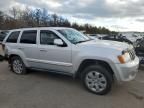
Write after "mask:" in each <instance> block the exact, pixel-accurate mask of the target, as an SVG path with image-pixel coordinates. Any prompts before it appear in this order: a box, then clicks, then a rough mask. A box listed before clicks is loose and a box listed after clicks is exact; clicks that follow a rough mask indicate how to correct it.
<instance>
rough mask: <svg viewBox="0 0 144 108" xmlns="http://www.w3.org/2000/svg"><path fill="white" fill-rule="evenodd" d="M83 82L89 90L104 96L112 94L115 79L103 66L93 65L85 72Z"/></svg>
mask: <svg viewBox="0 0 144 108" xmlns="http://www.w3.org/2000/svg"><path fill="white" fill-rule="evenodd" d="M82 81H83V84H84V86H85V87H86V89H87V90H89V91H91V92H93V93H95V94H98V95H104V94H107V93H108V92H110V90H111V86H112V81H113V78H112V75H111V74H110V72H108V71H107V70H106V69H105V68H104V67H103V66H100V65H92V66H88V67H87V68H85V70H84V71H83V73H82Z"/></svg>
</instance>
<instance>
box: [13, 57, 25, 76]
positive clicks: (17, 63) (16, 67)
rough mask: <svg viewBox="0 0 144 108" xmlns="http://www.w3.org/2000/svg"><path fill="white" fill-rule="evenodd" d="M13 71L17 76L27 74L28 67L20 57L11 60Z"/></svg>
mask: <svg viewBox="0 0 144 108" xmlns="http://www.w3.org/2000/svg"><path fill="white" fill-rule="evenodd" d="M11 69H12V71H13V72H14V73H16V74H19V75H20V74H26V67H25V65H24V63H23V61H22V60H21V58H20V57H18V56H14V57H12V58H11Z"/></svg>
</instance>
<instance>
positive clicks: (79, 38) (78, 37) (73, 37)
mask: <svg viewBox="0 0 144 108" xmlns="http://www.w3.org/2000/svg"><path fill="white" fill-rule="evenodd" d="M57 31H58V32H59V33H61V34H62V35H63V36H64V37H65V38H66V39H67V40H69V41H70V42H71V43H73V44H77V43H81V42H86V41H89V40H91V39H90V38H89V37H87V36H85V35H84V34H82V33H81V32H78V31H77V30H75V29H61V30H57Z"/></svg>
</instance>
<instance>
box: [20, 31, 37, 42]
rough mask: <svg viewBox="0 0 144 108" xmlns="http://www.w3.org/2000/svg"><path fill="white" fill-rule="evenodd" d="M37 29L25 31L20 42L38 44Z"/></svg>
mask: <svg viewBox="0 0 144 108" xmlns="http://www.w3.org/2000/svg"><path fill="white" fill-rule="evenodd" d="M36 36H37V30H29V31H24V32H23V33H22V36H21V39H20V43H25V44H36Z"/></svg>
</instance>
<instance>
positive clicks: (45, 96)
mask: <svg viewBox="0 0 144 108" xmlns="http://www.w3.org/2000/svg"><path fill="white" fill-rule="evenodd" d="M143 70H144V69H143V68H141V69H140V71H139V73H138V75H137V77H136V79H135V80H133V81H131V82H127V83H123V84H120V85H117V84H114V86H113V88H112V91H111V92H110V93H109V94H108V95H105V96H97V95H94V94H92V93H89V92H87V91H86V90H85V89H84V88H83V86H82V85H81V83H80V81H79V80H74V79H72V78H71V77H68V76H63V75H57V74H50V73H47V72H38V71H31V72H30V73H29V74H27V75H16V74H14V73H12V72H11V71H10V70H9V68H8V64H7V62H1V63H0V108H144V71H143Z"/></svg>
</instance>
